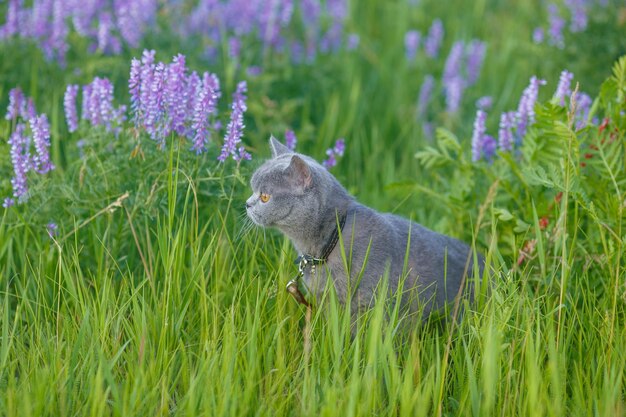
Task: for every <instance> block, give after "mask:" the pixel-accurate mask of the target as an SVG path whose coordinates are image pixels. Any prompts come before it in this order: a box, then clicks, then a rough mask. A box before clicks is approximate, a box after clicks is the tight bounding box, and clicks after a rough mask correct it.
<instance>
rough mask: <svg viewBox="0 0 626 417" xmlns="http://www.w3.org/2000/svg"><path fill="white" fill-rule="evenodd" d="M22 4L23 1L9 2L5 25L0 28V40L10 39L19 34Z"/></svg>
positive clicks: (12, 0) (13, 0)
mask: <svg viewBox="0 0 626 417" xmlns="http://www.w3.org/2000/svg"><path fill="white" fill-rule="evenodd" d="M22 3H23V0H9V7H8V9H7V12H6V23H5V24H4V25H2V26H1V27H0V39H6V38H10V37H11V36H14V35H16V34H18V33H19V26H20V12H21V8H22Z"/></svg>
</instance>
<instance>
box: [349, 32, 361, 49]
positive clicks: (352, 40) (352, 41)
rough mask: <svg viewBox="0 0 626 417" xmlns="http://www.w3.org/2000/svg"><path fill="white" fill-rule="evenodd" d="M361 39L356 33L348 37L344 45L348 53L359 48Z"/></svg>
mask: <svg viewBox="0 0 626 417" xmlns="http://www.w3.org/2000/svg"><path fill="white" fill-rule="evenodd" d="M360 42H361V37H360V36H359V35H358V34H357V33H351V34H349V35H348V41H347V43H346V49H347V50H348V51H354V50H355V49H357V48H358V47H359V43H360Z"/></svg>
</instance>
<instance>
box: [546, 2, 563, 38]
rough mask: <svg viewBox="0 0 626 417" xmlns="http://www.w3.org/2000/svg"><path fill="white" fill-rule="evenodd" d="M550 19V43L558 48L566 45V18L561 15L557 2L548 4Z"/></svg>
mask: <svg viewBox="0 0 626 417" xmlns="http://www.w3.org/2000/svg"><path fill="white" fill-rule="evenodd" d="M548 21H549V22H550V29H549V30H548V35H549V36H550V44H551V45H554V46H556V47H557V48H563V47H564V46H565V40H564V39H563V29H564V28H565V19H563V18H562V17H561V16H560V15H559V8H558V7H557V6H556V4H550V5H549V6H548Z"/></svg>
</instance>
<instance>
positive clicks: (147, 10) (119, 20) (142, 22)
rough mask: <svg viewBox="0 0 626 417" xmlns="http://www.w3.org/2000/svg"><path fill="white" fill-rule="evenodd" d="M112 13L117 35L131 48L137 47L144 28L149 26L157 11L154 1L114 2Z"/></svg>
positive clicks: (118, 0)
mask: <svg viewBox="0 0 626 417" xmlns="http://www.w3.org/2000/svg"><path fill="white" fill-rule="evenodd" d="M113 11H114V13H115V18H116V24H117V28H118V31H119V33H120V34H121V35H122V38H123V39H124V41H126V43H128V44H129V45H130V46H131V47H133V48H136V47H137V46H139V43H140V41H141V38H142V36H143V33H144V31H145V28H146V27H148V26H151V25H152V24H153V23H154V22H155V20H156V15H157V11H158V2H157V1H155V0H114V2H113Z"/></svg>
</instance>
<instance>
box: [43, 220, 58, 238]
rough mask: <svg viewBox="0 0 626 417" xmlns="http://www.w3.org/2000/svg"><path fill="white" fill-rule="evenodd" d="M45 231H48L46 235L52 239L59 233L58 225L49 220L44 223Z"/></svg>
mask: <svg viewBox="0 0 626 417" xmlns="http://www.w3.org/2000/svg"><path fill="white" fill-rule="evenodd" d="M46 232H47V233H48V236H50V239H53V238H54V237H55V236H56V235H58V234H59V226H58V225H57V224H56V223H54V222H50V223H48V224H47V225H46Z"/></svg>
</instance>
